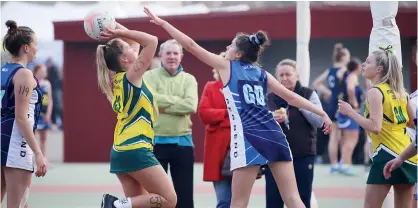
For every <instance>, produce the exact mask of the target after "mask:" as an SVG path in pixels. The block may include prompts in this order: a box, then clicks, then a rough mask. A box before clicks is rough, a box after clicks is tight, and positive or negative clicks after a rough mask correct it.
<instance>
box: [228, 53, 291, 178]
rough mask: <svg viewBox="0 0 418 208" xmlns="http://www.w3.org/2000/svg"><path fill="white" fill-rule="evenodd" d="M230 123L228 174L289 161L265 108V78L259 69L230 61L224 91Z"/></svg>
mask: <svg viewBox="0 0 418 208" xmlns="http://www.w3.org/2000/svg"><path fill="white" fill-rule="evenodd" d="M223 92H224V96H225V102H226V105H227V108H228V114H229V120H230V121H231V153H230V154H231V170H234V169H237V168H241V167H246V166H254V165H264V164H267V163H270V162H276V161H291V160H292V154H291V151H290V148H289V144H288V143H287V141H286V136H285V135H284V134H283V132H282V129H281V128H280V125H279V124H278V123H277V122H276V120H274V118H273V114H272V112H271V111H270V110H269V109H268V106H267V96H266V94H267V75H266V72H265V71H264V70H263V69H261V68H260V67H258V66H255V65H253V64H247V63H244V62H241V61H231V75H230V79H229V82H228V83H227V84H226V86H224V89H223Z"/></svg>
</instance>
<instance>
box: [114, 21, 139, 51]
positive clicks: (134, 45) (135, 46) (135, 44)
mask: <svg viewBox="0 0 418 208" xmlns="http://www.w3.org/2000/svg"><path fill="white" fill-rule="evenodd" d="M116 29H121V30H125V31H129V29H128V28H126V27H125V26H123V25H122V24H120V23H118V22H116ZM122 40H123V41H125V42H127V43H128V44H129V45H130V46H131V48H132V49H133V50H134V51H136V52H137V53H139V47H140V44H139V43H138V42H135V41H134V40H131V39H128V38H122Z"/></svg>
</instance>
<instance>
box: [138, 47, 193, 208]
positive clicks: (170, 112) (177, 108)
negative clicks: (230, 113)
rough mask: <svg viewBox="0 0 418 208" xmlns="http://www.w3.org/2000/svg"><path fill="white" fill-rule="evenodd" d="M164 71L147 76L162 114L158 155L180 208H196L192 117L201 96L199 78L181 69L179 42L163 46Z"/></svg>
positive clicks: (155, 127) (156, 147)
mask: <svg viewBox="0 0 418 208" xmlns="http://www.w3.org/2000/svg"><path fill="white" fill-rule="evenodd" d="M159 55H160V57H161V60H162V67H160V68H156V69H152V70H150V71H147V72H145V74H144V79H145V80H146V81H147V83H149V85H150V86H151V88H152V89H153V93H154V96H155V98H156V100H157V104H158V107H159V111H160V114H159V116H158V118H157V122H156V124H155V126H154V129H155V148H154V154H155V156H156V157H157V159H158V160H159V162H160V163H161V165H162V166H163V168H164V170H165V171H166V172H168V166H169V165H170V172H171V177H172V178H173V184H174V189H175V191H176V193H177V199H178V200H177V207H180V208H193V207H194V205H193V165H194V152H193V147H194V145H193V140H192V122H191V120H190V114H192V113H196V110H197V103H198V96H197V81H196V79H195V77H194V76H193V75H191V74H189V73H187V72H184V71H183V67H182V66H181V65H180V63H181V59H182V58H183V48H182V47H181V45H179V44H178V43H177V42H176V41H175V40H168V41H166V42H164V43H163V44H161V46H160V50H159Z"/></svg>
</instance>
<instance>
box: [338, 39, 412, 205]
mask: <svg viewBox="0 0 418 208" xmlns="http://www.w3.org/2000/svg"><path fill="white" fill-rule="evenodd" d="M362 67H363V69H362V76H363V77H365V78H366V79H368V80H371V82H372V84H373V87H372V88H371V89H370V90H369V91H368V92H367V99H366V111H365V113H364V117H363V116H361V115H360V114H358V113H357V111H355V110H353V108H352V107H351V105H350V104H348V103H346V102H344V101H341V100H340V101H339V112H340V113H341V114H343V115H347V116H349V117H350V118H352V119H353V120H354V121H355V122H356V123H358V124H359V125H360V126H361V127H363V128H364V129H365V130H366V131H368V136H369V137H370V138H371V140H372V147H373V158H372V160H373V164H372V166H371V168H370V173H369V176H368V179H367V187H366V196H365V202H364V207H366V208H369V207H370V208H374V207H382V203H383V201H384V199H385V197H386V195H387V193H388V192H389V190H390V188H391V187H392V186H393V188H394V192H395V207H397V208H398V207H399V208H403V207H411V205H412V197H413V192H414V184H415V183H416V182H417V157H416V156H414V157H411V158H408V159H407V160H405V162H403V163H402V165H401V166H400V167H399V168H398V169H396V170H394V171H393V172H392V173H391V177H390V178H386V177H385V176H384V174H383V170H384V167H385V165H386V163H387V162H389V161H391V160H392V159H394V158H396V157H398V156H399V155H400V154H401V152H402V151H403V150H404V149H405V148H407V147H408V145H410V144H411V139H410V137H409V135H408V134H407V131H406V127H407V126H408V127H411V128H414V126H415V125H414V123H413V119H414V118H415V108H414V107H413V106H412V104H411V101H410V100H409V97H408V95H407V93H406V91H405V89H404V87H403V75H402V68H401V65H400V64H399V62H398V60H397V58H396V56H395V55H394V54H393V52H392V46H388V47H386V48H383V47H381V50H379V51H374V52H372V53H371V54H370V55H369V57H367V60H366V61H365V62H364V63H363V65H362Z"/></svg>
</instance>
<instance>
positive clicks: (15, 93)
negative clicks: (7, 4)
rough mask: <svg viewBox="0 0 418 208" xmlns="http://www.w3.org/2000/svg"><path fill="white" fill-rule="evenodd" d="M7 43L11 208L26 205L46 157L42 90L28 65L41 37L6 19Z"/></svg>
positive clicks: (5, 185)
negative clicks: (40, 125)
mask: <svg viewBox="0 0 418 208" xmlns="http://www.w3.org/2000/svg"><path fill="white" fill-rule="evenodd" d="M6 26H7V27H8V31H7V34H6V35H5V37H4V39H3V45H4V47H5V48H6V49H7V51H8V52H9V53H10V54H11V55H12V58H11V59H10V60H9V62H8V63H6V64H5V65H3V66H2V67H1V199H2V201H3V198H4V196H5V194H6V192H7V207H23V206H25V203H26V201H27V198H28V195H29V187H30V184H31V178H32V173H33V172H34V171H35V169H34V166H35V163H34V160H35V161H36V165H37V169H36V173H35V174H36V176H38V177H39V176H44V175H45V173H46V166H45V159H44V156H43V155H42V152H41V150H40V147H39V145H38V143H37V141H36V138H35V134H34V131H35V129H36V123H37V120H38V118H39V110H40V104H41V100H42V92H41V89H40V87H39V83H38V82H37V80H36V78H35V77H34V76H33V74H32V72H31V71H30V70H29V69H27V68H25V67H26V65H27V64H28V62H31V61H33V60H34V58H35V56H36V53H37V51H38V46H37V37H36V34H35V33H34V32H33V30H32V29H30V28H29V27H24V26H20V27H17V25H16V22H15V21H12V20H9V21H7V22H6Z"/></svg>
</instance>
